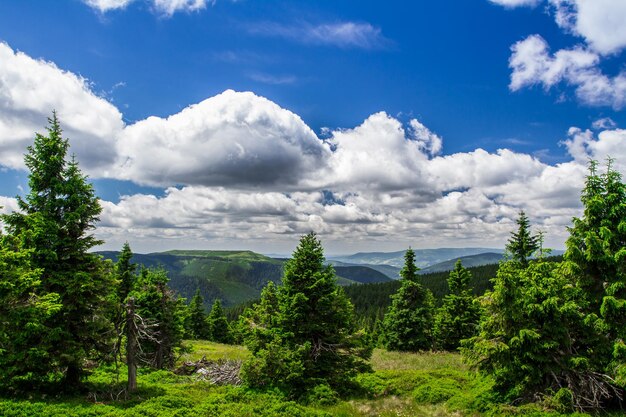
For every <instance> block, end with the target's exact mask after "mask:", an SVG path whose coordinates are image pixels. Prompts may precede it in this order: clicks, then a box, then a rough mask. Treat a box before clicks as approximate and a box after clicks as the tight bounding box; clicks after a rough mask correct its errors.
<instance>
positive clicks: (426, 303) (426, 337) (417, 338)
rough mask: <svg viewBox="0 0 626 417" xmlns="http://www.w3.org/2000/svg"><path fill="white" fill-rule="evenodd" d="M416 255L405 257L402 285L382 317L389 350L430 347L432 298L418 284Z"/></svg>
mask: <svg viewBox="0 0 626 417" xmlns="http://www.w3.org/2000/svg"><path fill="white" fill-rule="evenodd" d="M418 270H419V269H418V268H417V266H416V265H415V252H414V251H413V250H412V249H411V248H409V249H408V250H407V251H406V253H405V254H404V267H403V268H402V270H401V271H400V277H401V286H400V289H399V290H398V292H397V293H396V294H394V295H393V296H392V302H391V306H390V307H389V310H388V311H387V314H385V319H384V323H383V326H384V336H383V343H384V345H385V347H386V348H387V349H389V350H398V351H408V352H417V351H420V350H428V349H430V348H432V345H433V340H432V327H433V309H434V301H433V295H432V293H431V292H430V290H428V289H427V288H424V287H423V286H422V285H421V284H420V283H419V279H418V275H417V271H418Z"/></svg>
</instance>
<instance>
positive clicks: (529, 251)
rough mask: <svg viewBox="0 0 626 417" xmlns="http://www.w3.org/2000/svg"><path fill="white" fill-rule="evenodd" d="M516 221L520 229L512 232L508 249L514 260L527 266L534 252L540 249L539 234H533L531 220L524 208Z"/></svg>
mask: <svg viewBox="0 0 626 417" xmlns="http://www.w3.org/2000/svg"><path fill="white" fill-rule="evenodd" d="M516 223H517V226H518V229H517V231H516V232H511V237H510V238H509V241H508V244H507V245H506V251H507V252H508V253H509V254H510V255H511V257H512V258H513V260H515V261H517V262H519V263H520V264H521V265H522V267H524V268H525V267H527V266H528V260H529V259H530V258H531V257H532V256H533V253H535V251H536V250H538V249H539V236H534V235H531V233H530V221H529V220H528V217H527V216H526V213H524V210H521V211H520V212H519V217H518V218H517V221H516Z"/></svg>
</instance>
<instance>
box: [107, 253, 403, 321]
mask: <svg viewBox="0 0 626 417" xmlns="http://www.w3.org/2000/svg"><path fill="white" fill-rule="evenodd" d="M98 254H100V255H102V256H103V257H104V258H105V259H110V260H112V261H114V262H116V261H117V259H118V256H119V252H114V251H105V252H98ZM133 260H134V262H135V263H137V264H138V265H143V266H145V267H148V268H156V267H162V268H164V269H165V270H166V271H167V273H168V276H169V278H170V282H169V285H170V287H171V288H172V289H174V290H175V291H176V292H178V294H179V295H180V296H181V297H183V298H186V299H188V300H190V299H191V297H193V295H194V294H195V292H196V290H197V289H199V290H200V294H201V295H202V297H203V299H204V305H205V308H206V309H208V308H209V307H210V306H211V304H213V302H214V301H215V300H217V299H220V300H222V303H223V304H224V306H233V305H236V304H239V303H242V302H245V301H248V300H253V299H257V298H258V297H259V296H260V295H261V290H262V289H263V287H264V286H265V285H266V284H267V283H268V282H270V281H271V282H274V283H279V282H280V281H281V277H282V273H283V264H284V262H285V260H284V259H274V258H269V257H267V256H264V255H261V254H258V253H255V252H252V251H208V250H185V251H183V250H173V251H168V252H158V253H149V254H135V255H134V258H133ZM335 271H336V273H337V276H338V277H339V283H340V284H341V285H351V284H355V283H372V282H388V281H391V279H390V278H388V277H387V276H386V275H385V274H383V273H381V272H378V271H376V270H373V269H371V268H369V267H367V266H362V265H354V266H349V265H348V266H337V267H335Z"/></svg>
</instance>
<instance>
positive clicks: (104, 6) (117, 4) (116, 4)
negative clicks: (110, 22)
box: [83, 0, 135, 13]
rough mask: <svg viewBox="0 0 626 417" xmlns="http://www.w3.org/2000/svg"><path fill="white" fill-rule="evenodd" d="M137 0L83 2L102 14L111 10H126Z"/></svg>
mask: <svg viewBox="0 0 626 417" xmlns="http://www.w3.org/2000/svg"><path fill="white" fill-rule="evenodd" d="M133 1H135V0H83V2H84V3H85V4H86V5H87V6H89V7H92V8H94V9H96V10H98V11H100V12H102V13H106V12H108V11H109V10H117V9H124V8H126V6H128V5H129V4H130V3H132V2H133Z"/></svg>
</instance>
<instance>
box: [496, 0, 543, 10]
mask: <svg viewBox="0 0 626 417" xmlns="http://www.w3.org/2000/svg"><path fill="white" fill-rule="evenodd" d="M489 1H490V2H492V3H495V4H498V5H500V6H504V7H508V8H514V7H521V6H531V7H534V6H536V5H537V4H539V3H540V2H541V1H542V0H489Z"/></svg>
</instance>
